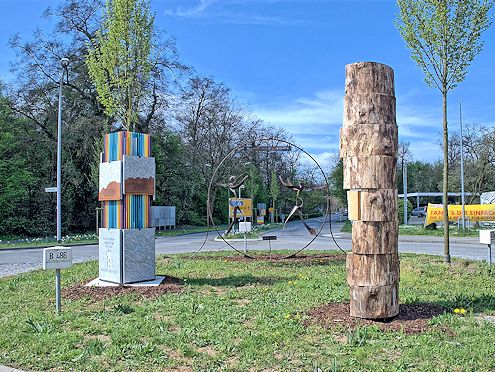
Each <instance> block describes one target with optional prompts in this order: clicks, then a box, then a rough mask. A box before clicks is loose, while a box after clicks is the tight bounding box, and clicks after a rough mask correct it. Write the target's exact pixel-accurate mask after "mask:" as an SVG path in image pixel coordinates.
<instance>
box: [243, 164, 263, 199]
mask: <svg viewBox="0 0 495 372" xmlns="http://www.w3.org/2000/svg"><path fill="white" fill-rule="evenodd" d="M247 174H248V176H249V178H248V179H247V180H246V182H245V185H246V190H247V192H248V193H249V197H250V198H251V199H253V203H254V198H255V197H256V195H257V194H258V192H259V191H260V189H261V177H260V171H259V170H258V169H257V168H256V166H254V164H249V166H248V171H247Z"/></svg>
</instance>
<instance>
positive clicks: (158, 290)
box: [62, 276, 183, 302]
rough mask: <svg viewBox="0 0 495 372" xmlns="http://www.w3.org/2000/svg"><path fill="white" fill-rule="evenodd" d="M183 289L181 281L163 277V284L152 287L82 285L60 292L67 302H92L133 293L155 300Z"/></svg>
mask: <svg viewBox="0 0 495 372" xmlns="http://www.w3.org/2000/svg"><path fill="white" fill-rule="evenodd" d="M182 289H183V286H182V281H181V280H180V279H178V278H174V277H171V276H165V279H164V280H163V282H161V283H160V285H158V286H154V287H151V286H150V287H130V286H123V285H120V286H115V287H86V286H85V285H84V284H78V285H74V286H71V287H68V288H64V289H63V290H62V297H63V298H66V299H69V300H79V299H81V298H89V299H91V300H92V301H95V302H96V301H101V300H106V299H109V298H112V297H115V296H119V295H125V294H130V293H134V294H137V295H140V296H142V297H144V298H156V297H159V296H161V295H163V294H165V293H178V292H181V291H182Z"/></svg>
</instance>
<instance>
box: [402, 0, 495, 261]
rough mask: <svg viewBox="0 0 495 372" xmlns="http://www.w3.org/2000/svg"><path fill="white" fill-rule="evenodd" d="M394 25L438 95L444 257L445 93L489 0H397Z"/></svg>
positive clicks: (482, 26) (463, 67)
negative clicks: (440, 133) (441, 138)
mask: <svg viewBox="0 0 495 372" xmlns="http://www.w3.org/2000/svg"><path fill="white" fill-rule="evenodd" d="M397 4H398V6H399V10H400V12H399V15H398V20H397V22H396V26H397V28H398V29H399V32H400V34H401V35H402V37H403V38H404V40H405V42H406V44H407V46H408V47H409V49H410V50H411V56H412V58H413V60H414V61H415V62H416V64H417V65H418V66H419V67H420V68H421V69H422V70H423V72H424V74H425V81H426V84H427V85H428V86H430V87H435V88H437V89H438V90H439V91H440V92H441V93H442V98H443V152H444V154H443V157H444V164H443V194H444V206H443V208H444V255H445V262H447V263H450V249H449V228H448V224H449V223H448V222H449V221H448V212H447V211H448V199H447V192H448V169H449V168H448V160H449V159H448V148H449V146H448V126H447V94H448V92H449V91H450V90H452V89H454V88H455V87H456V86H457V85H458V84H459V83H461V82H462V81H463V80H464V79H465V77H466V74H467V68H468V67H469V65H470V63H471V62H472V61H473V59H474V57H475V56H476V55H477V54H478V53H480V52H481V50H482V48H483V41H482V40H481V35H482V33H483V32H484V31H485V30H486V29H488V28H489V26H490V23H491V21H490V18H489V16H488V12H489V10H490V8H491V7H492V5H493V1H492V0H481V1H480V0H397Z"/></svg>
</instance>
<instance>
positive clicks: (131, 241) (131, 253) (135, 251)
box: [122, 228, 156, 283]
mask: <svg viewBox="0 0 495 372" xmlns="http://www.w3.org/2000/svg"><path fill="white" fill-rule="evenodd" d="M122 242H123V244H122V246H123V248H122V268H123V278H122V279H123V283H134V282H142V281H145V280H153V279H154V278H155V276H156V273H155V228H149V229H139V230H138V229H128V230H122Z"/></svg>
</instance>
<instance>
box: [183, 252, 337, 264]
mask: <svg viewBox="0 0 495 372" xmlns="http://www.w3.org/2000/svg"><path fill="white" fill-rule="evenodd" d="M181 258H183V259H186V260H205V261H225V262H256V261H264V262H277V263H279V262H290V263H293V262H313V263H321V264H324V263H328V262H330V261H342V262H344V261H345V256H344V255H343V254H331V255H330V254H329V255H304V254H298V255H295V256H291V257H288V255H287V254H278V253H277V254H272V255H268V254H252V255H250V256H249V257H248V256H243V255H240V254H239V255H235V256H209V255H202V256H182V257H181Z"/></svg>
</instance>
